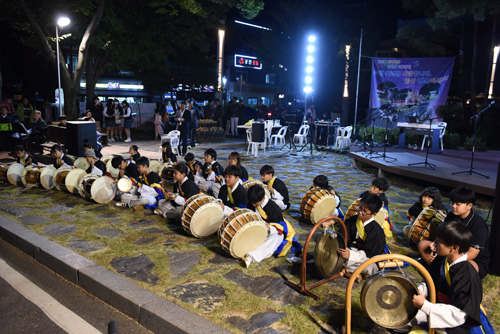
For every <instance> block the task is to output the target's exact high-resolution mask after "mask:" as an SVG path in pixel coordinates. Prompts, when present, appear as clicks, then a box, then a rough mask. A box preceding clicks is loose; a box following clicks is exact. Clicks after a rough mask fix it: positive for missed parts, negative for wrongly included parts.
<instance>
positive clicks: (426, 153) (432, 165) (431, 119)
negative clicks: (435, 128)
mask: <svg viewBox="0 0 500 334" xmlns="http://www.w3.org/2000/svg"><path fill="white" fill-rule="evenodd" d="M435 119H437V117H434V118H428V119H427V120H428V121H429V131H428V132H427V145H426V146H427V147H426V149H425V160H424V161H423V162H415V163H413V164H408V166H416V165H422V164H423V165H424V167H429V168H430V169H432V170H435V169H436V168H434V167H436V165H435V164H431V163H429V161H428V160H429V146H430V143H431V134H432V121H433V120H435Z"/></svg>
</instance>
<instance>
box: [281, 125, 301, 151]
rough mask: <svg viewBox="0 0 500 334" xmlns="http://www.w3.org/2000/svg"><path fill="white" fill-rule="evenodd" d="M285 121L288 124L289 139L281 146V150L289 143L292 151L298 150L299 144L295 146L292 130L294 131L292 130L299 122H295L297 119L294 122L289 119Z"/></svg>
mask: <svg viewBox="0 0 500 334" xmlns="http://www.w3.org/2000/svg"><path fill="white" fill-rule="evenodd" d="M285 123H286V125H287V126H288V131H287V132H288V139H287V140H286V142H285V143H284V144H283V146H281V148H280V151H281V150H283V148H284V147H285V146H286V145H287V144H289V146H290V149H291V150H292V151H297V146H295V143H294V142H293V137H292V132H293V131H292V130H293V128H294V127H295V124H297V122H295V121H294V122H289V121H286V122H285Z"/></svg>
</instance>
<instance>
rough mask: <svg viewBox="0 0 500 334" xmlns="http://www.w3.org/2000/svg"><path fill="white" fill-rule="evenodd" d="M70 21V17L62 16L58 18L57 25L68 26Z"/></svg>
mask: <svg viewBox="0 0 500 334" xmlns="http://www.w3.org/2000/svg"><path fill="white" fill-rule="evenodd" d="M70 22H71V21H70V19H68V18H67V17H61V18H59V19H58V20H57V25H58V26H59V27H66V26H67V25H68V24H69V23H70Z"/></svg>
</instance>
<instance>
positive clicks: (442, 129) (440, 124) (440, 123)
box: [420, 122, 448, 151]
mask: <svg viewBox="0 0 500 334" xmlns="http://www.w3.org/2000/svg"><path fill="white" fill-rule="evenodd" d="M447 125H448V123H446V122H438V123H436V126H438V127H440V128H441V130H440V131H439V141H440V142H441V151H444V147H443V136H444V133H445V132H446V126H447ZM434 131H435V130H434ZM428 136H429V135H424V140H423V141H422V147H421V148H420V150H423V149H424V145H425V139H427V137H428Z"/></svg>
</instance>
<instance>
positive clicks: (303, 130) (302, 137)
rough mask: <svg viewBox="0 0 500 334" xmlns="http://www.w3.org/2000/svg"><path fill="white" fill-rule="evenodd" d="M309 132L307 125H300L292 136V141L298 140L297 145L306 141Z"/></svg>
mask: <svg viewBox="0 0 500 334" xmlns="http://www.w3.org/2000/svg"><path fill="white" fill-rule="evenodd" d="M308 134H309V125H301V126H300V128H299V132H298V133H296V134H295V135H294V136H293V141H294V142H297V141H298V142H299V145H302V144H305V143H307V135H308Z"/></svg>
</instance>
